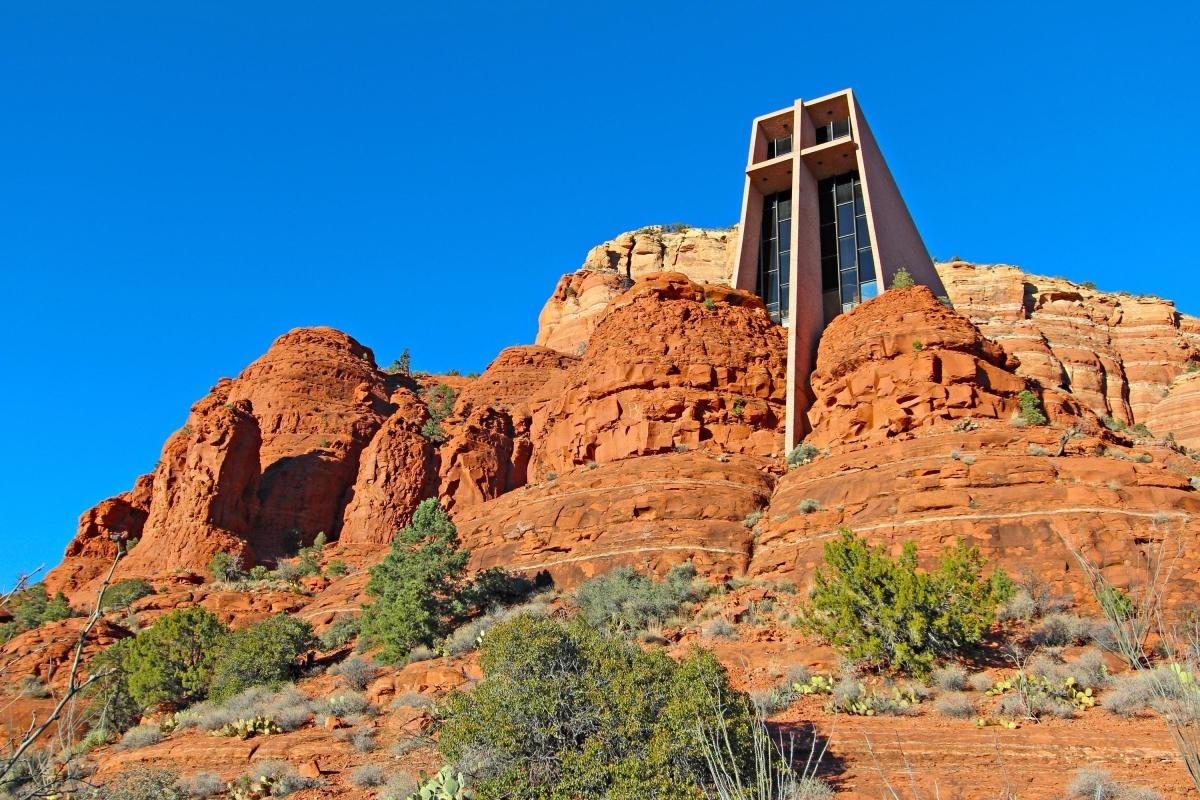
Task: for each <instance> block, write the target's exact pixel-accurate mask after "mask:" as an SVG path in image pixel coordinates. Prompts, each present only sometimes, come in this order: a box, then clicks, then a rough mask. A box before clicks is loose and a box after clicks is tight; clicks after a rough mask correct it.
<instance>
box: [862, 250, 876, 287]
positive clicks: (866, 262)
mask: <svg viewBox="0 0 1200 800" xmlns="http://www.w3.org/2000/svg"><path fill="white" fill-rule="evenodd" d="M858 279H859V280H861V281H873V280H875V259H873V258H872V257H871V248H869V247H868V248H867V249H865V250H859V251H858Z"/></svg>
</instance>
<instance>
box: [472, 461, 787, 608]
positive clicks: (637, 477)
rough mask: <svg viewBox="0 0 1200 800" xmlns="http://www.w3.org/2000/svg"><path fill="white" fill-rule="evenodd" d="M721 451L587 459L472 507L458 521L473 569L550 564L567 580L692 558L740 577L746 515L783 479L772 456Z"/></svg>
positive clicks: (659, 568)
mask: <svg viewBox="0 0 1200 800" xmlns="http://www.w3.org/2000/svg"><path fill="white" fill-rule="evenodd" d="M720 459H723V460H719V459H718V458H716V457H714V455H712V454H705V453H700V452H687V453H667V454H664V455H656V456H650V457H646V458H638V459H630V460H627V461H619V462H615V463H611V464H601V465H599V466H596V467H595V468H587V467H583V468H579V469H575V470H574V471H572V472H570V473H564V474H561V475H559V476H558V477H557V478H556V479H554V480H552V481H545V482H543V483H539V484H537V485H531V486H526V487H524V488H521V489H518V490H516V491H514V492H511V493H509V494H506V495H504V496H503V497H500V498H499V499H496V500H493V501H491V502H490V503H486V504H481V505H474V506H469V507H466V508H462V509H460V510H458V511H457V512H456V513H455V515H454V517H455V523H456V524H457V526H458V533H459V537H460V538H461V539H462V541H463V544H464V545H465V546H466V547H467V548H469V549H470V550H471V559H472V560H471V564H472V567H476V568H479V569H485V568H488V567H493V566H500V567H504V568H506V569H512V570H517V571H520V572H523V573H526V574H527V575H529V576H531V577H532V576H534V575H536V574H537V573H540V572H546V573H548V574H549V575H550V576H551V577H552V578H553V580H554V582H555V584H556V585H558V586H562V587H566V588H570V587H572V586H574V585H576V584H577V583H578V582H579V581H582V580H585V579H587V578H589V577H591V576H594V575H598V574H600V573H603V572H606V571H608V570H610V569H612V568H613V567H615V566H620V565H633V566H636V567H638V568H641V569H645V570H648V571H651V572H654V573H656V574H659V575H661V574H663V573H665V572H666V571H667V570H668V569H670V567H672V566H674V565H676V564H679V563H682V562H683V561H687V560H691V561H692V563H693V564H695V565H696V568H697V570H698V571H700V572H701V574H704V575H709V576H713V577H720V576H733V575H740V574H742V572H743V571H744V570H745V568H746V565H747V563H748V562H749V559H750V553H751V547H752V544H751V542H752V538H753V535H752V532H751V531H750V529H749V528H747V527H746V526H745V525H744V524H743V521H744V520H745V519H746V517H747V515H749V514H750V513H751V512H753V511H755V510H757V509H760V508H761V507H762V506H763V505H764V504H765V502H766V499H767V497H768V496H769V495H770V493H771V488H772V485H773V483H774V477H773V475H772V474H771V472H770V470H769V469H768V466H769V463H768V462H767V461H765V460H763V459H760V458H757V457H752V456H738V455H734V456H721V457H720Z"/></svg>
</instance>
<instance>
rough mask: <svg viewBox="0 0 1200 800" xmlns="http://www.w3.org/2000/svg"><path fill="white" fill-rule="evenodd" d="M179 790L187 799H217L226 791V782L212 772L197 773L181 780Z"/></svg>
mask: <svg viewBox="0 0 1200 800" xmlns="http://www.w3.org/2000/svg"><path fill="white" fill-rule="evenodd" d="M179 788H180V790H181V791H182V792H183V793H184V795H185V796H187V797H196V798H206V797H215V796H217V795H219V794H220V793H221V792H223V791H225V782H224V781H223V780H221V777H220V776H219V775H214V774H213V773H211V772H197V773H196V774H195V775H189V776H187V777H185V778H180V779H179Z"/></svg>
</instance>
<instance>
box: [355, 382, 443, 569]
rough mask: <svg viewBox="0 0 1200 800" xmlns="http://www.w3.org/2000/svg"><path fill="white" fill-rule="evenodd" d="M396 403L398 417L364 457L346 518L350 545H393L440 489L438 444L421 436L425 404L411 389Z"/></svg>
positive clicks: (400, 391) (399, 391) (397, 396)
mask: <svg viewBox="0 0 1200 800" xmlns="http://www.w3.org/2000/svg"><path fill="white" fill-rule="evenodd" d="M391 399H392V403H393V404H394V405H395V406H396V411H395V413H393V414H392V416H391V417H389V418H388V420H387V421H386V422H385V423H383V427H381V428H380V429H379V432H378V433H376V434H375V437H374V438H373V439H372V440H371V443H370V444H368V445H367V447H366V449H365V450H363V452H362V455H361V456H360V458H359V462H358V476H357V477H356V478H355V480H354V485H353V487H352V488H351V490H350V499H349V502H348V503H347V505H346V511H345V515H344V516H343V519H342V525H341V536H340V538H339V541H340V542H341V543H342V544H344V545H366V546H372V545H386V544H388V543H389V542H391V541H392V538H393V537H394V536H395V534H396V531H398V530H400V529H401V528H403V527H404V526H405V525H407V524H408V521H409V519H411V517H412V512H413V511H414V510H415V509H416V507H417V504H418V503H420V502H421V500H423V499H425V498H426V497H429V496H431V495H432V494H433V493H434V490H435V480H436V475H437V473H436V470H435V467H434V458H433V455H434V454H433V446H432V445H431V444H430V443H429V440H428V439H426V438H425V437H424V436H423V435H421V426H422V425H423V424H424V423H425V421H426V420H427V419H429V413H428V411H427V410H426V408H425V404H424V403H423V402H422V401H421V399H420V398H418V397H417V396H416V395H415V394H414V393H412V392H411V391H409V390H407V389H397V390H396V391H395V392H394V393H393V394H392V398H391Z"/></svg>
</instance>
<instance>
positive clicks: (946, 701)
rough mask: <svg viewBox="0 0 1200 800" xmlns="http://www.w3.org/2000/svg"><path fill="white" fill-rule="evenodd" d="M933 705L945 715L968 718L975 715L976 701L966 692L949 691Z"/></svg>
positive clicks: (954, 717) (953, 717)
mask: <svg viewBox="0 0 1200 800" xmlns="http://www.w3.org/2000/svg"><path fill="white" fill-rule="evenodd" d="M933 707H934V709H936V710H937V712H938V713H939V714H941V715H942V716H943V717H950V718H952V719H967V718H968V717H973V716H974V715H975V701H973V700H972V699H971V695H969V694H966V693H965V692H948V693H946V694H944V695H942V696H941V697H939V698H938V699H937V700H936V701H935V702H934V704H933Z"/></svg>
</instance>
